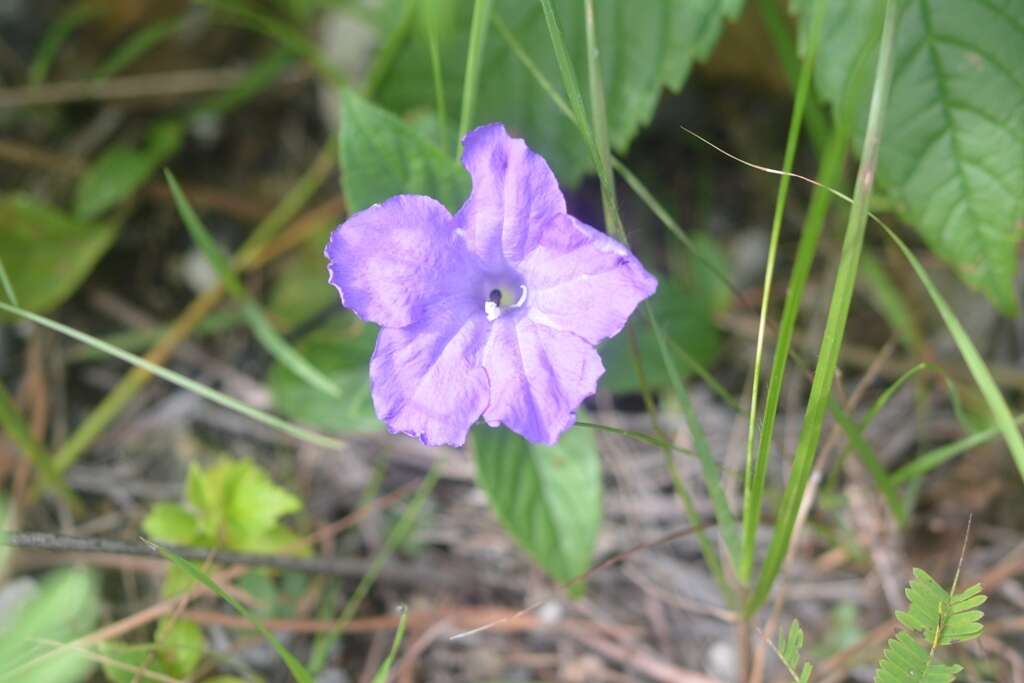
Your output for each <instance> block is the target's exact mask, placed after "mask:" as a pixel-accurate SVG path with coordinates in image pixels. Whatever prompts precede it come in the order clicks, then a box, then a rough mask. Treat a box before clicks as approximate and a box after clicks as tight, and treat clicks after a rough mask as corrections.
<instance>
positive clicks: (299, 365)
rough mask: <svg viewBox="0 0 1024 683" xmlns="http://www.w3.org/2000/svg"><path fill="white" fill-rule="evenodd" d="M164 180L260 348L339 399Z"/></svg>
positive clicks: (177, 187) (181, 196) (172, 183)
mask: <svg viewBox="0 0 1024 683" xmlns="http://www.w3.org/2000/svg"><path fill="white" fill-rule="evenodd" d="M164 177H166V178H167V184H168V186H170V188H171V196H172V197H173V198H174V205H175V207H177V209H178V215H179V216H181V220H182V222H183V223H184V224H185V227H186V229H188V232H189V234H190V235H191V236H192V239H193V240H194V241H195V243H196V245H197V246H198V247H199V248H200V249H201V250H202V252H203V254H204V255H205V256H206V258H207V259H208V260H209V261H210V264H211V265H212V266H213V269H214V270H215V271H216V272H217V276H218V277H219V278H220V280H221V283H222V284H223V285H224V289H225V290H226V291H227V292H228V293H229V294H230V295H231V296H232V297H234V298H235V300H236V301H238V303H239V305H240V306H241V307H242V315H243V316H244V317H245V320H246V322H247V323H249V328H250V329H251V330H252V333H253V335H254V336H255V337H256V339H257V340H258V341H259V343H260V345H261V346H262V347H263V348H264V349H266V351H267V353H269V354H270V355H271V356H273V357H274V358H275V359H277V360H278V361H280V362H281V364H282V365H284V366H286V367H287V368H288V369H289V370H291V371H292V372H294V373H295V374H296V375H297V376H298V377H301V378H302V379H303V380H304V381H305V382H306V383H307V384H309V385H310V386H312V387H316V388H317V389H319V390H320V391H322V392H324V393H326V394H328V395H330V396H334V397H335V398H337V397H340V396H341V390H340V389H339V388H338V386H337V385H336V384H335V383H334V382H333V381H331V380H330V378H328V377H327V376H326V375H324V374H323V373H322V372H321V371H320V370H319V369H317V368H316V367H315V366H314V365H313V364H312V363H310V362H309V361H308V360H306V358H305V357H304V356H302V354H300V353H299V352H298V351H296V350H295V348H294V347H293V346H292V345H291V344H289V343H288V342H287V341H285V338H284V337H282V336H281V334H280V333H279V332H278V331H277V330H275V329H274V326H273V325H272V324H271V323H270V321H269V320H267V317H266V316H265V315H264V314H263V311H262V310H261V309H260V307H259V305H258V304H257V303H256V301H254V300H253V298H252V297H251V296H250V295H249V293H248V292H247V291H246V289H245V285H244V284H242V280H241V278H239V277H238V274H237V273H235V271H234V269H232V267H231V262H230V261H229V260H228V257H227V256H226V255H225V254H224V252H222V251H221V249H220V247H219V246H217V242H216V240H214V238H213V235H211V234H210V232H209V231H208V230H207V229H206V226H205V225H203V222H202V220H201V219H200V218H199V216H198V215H197V214H196V212H195V210H194V209H193V208H192V205H191V204H190V203H189V201H188V198H187V197H186V196H185V193H184V192H183V191H182V189H181V186H180V185H178V181H177V180H176V179H175V178H174V174H173V173H171V172H170V170H167V169H164Z"/></svg>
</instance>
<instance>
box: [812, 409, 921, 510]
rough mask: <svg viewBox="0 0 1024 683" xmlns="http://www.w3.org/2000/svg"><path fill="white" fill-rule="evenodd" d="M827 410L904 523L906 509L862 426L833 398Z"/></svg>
mask: <svg viewBox="0 0 1024 683" xmlns="http://www.w3.org/2000/svg"><path fill="white" fill-rule="evenodd" d="M829 410H830V411H831V413H832V419H834V420H835V421H836V423H838V424H839V426H840V427H842V429H843V431H844V432H846V438H847V439H848V440H849V442H850V446H851V447H852V448H853V450H854V451H855V452H856V453H857V455H858V456H859V457H860V461H861V462H862V463H863V464H864V468H865V469H866V470H867V471H868V474H870V475H871V478H872V479H874V480H875V484H877V485H878V489H879V491H881V492H882V496H883V497H884V498H885V502H886V503H888V505H889V509H890V510H891V511H892V513H893V515H895V517H896V520H897V521H898V522H899V523H900V524H903V523H905V522H906V521H907V511H906V508H905V506H904V505H903V500H902V498H901V497H900V494H899V492H898V491H897V490H896V485H895V484H894V483H893V481H892V478H891V477H890V476H889V473H888V472H886V470H885V468H884V467H882V464H881V463H880V462H879V460H878V456H877V455H875V451H874V449H873V448H871V444H869V443H868V442H867V439H865V438H864V426H863V425H858V424H855V423H854V421H853V420H852V419H851V418H850V416H849V415H847V414H846V412H845V411H843V409H842V407H841V406H840V405H839V403H838V402H836V401H835V400H834V399H833V400H831V401H829Z"/></svg>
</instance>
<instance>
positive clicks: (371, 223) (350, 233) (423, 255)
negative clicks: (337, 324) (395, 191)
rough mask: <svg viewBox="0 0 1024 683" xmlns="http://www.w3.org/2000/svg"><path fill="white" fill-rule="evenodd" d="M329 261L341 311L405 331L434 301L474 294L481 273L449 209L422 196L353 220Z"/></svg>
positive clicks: (336, 237) (337, 235)
mask: <svg viewBox="0 0 1024 683" xmlns="http://www.w3.org/2000/svg"><path fill="white" fill-rule="evenodd" d="M324 255H325V256H326V257H327V259H328V266H327V270H328V272H329V273H330V278H329V279H330V283H331V284H332V285H334V286H335V287H336V288H337V289H338V292H339V293H340V294H341V302H342V304H344V305H345V306H347V307H349V308H351V309H352V310H353V311H355V312H356V314H358V315H359V317H360V318H363V319H364V320H369V321H371V322H375V323H377V324H378V325H382V326H384V327H405V326H406V325H409V324H411V323H413V322H416V321H417V320H420V319H421V318H422V317H423V316H424V311H425V310H426V307H427V306H428V305H429V304H430V303H431V302H434V301H437V300H438V299H440V298H443V297H445V296H449V295H452V294H455V293H466V292H469V291H470V289H471V285H472V283H473V282H474V278H475V277H476V276H477V271H478V270H479V267H478V266H474V265H473V264H474V263H475V259H472V257H471V256H470V254H469V252H468V250H467V249H466V246H465V242H464V240H463V239H462V237H461V236H460V235H459V234H458V233H457V232H456V231H455V225H454V222H453V220H452V216H451V214H450V213H448V210H447V209H446V208H444V206H442V205H441V204H439V203H438V202H437V201H435V200H433V199H431V198H430V197H421V196H418V195H398V196H395V197H391V198H390V199H388V200H387V201H385V202H384V203H382V204H374V205H373V206H371V207H370V208H368V209H365V210H363V211H360V212H358V213H356V214H355V215H353V216H351V217H350V218H349V219H348V220H347V221H345V222H344V223H343V224H342V225H340V226H339V227H338V228H337V229H336V230H335V231H334V232H333V233H332V234H331V239H330V240H329V241H328V242H327V247H326V248H325V249H324ZM478 288H479V287H477V289H478ZM474 291H475V290H474Z"/></svg>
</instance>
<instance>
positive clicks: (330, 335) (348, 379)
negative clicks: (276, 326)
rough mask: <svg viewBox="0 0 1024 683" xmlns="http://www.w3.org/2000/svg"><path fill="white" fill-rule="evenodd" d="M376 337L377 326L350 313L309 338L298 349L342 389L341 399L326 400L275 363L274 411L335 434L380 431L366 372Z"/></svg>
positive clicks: (272, 379) (272, 376)
mask: <svg viewBox="0 0 1024 683" xmlns="http://www.w3.org/2000/svg"><path fill="white" fill-rule="evenodd" d="M332 294H333V292H332ZM376 337H377V328H376V327H375V326H373V325H368V324H366V323H363V322H361V321H359V320H357V319H356V318H355V317H354V316H351V315H348V314H344V315H339V316H337V317H336V318H335V319H333V320H331V321H330V322H328V323H326V324H325V325H323V326H322V327H319V328H317V329H315V330H313V331H312V332H310V333H309V334H307V335H306V336H305V337H303V338H302V339H300V340H299V342H298V343H297V344H296V349H298V351H299V353H301V354H302V355H303V356H305V357H306V358H307V359H308V360H309V362H310V363H312V364H313V365H314V366H316V367H317V368H319V369H320V371H321V372H323V373H324V374H325V375H326V376H327V377H329V378H330V379H331V380H332V381H333V382H334V384H335V385H337V386H338V387H340V389H341V398H331V397H329V396H326V395H325V394H324V393H323V392H321V391H317V390H315V389H313V388H312V387H310V386H309V385H308V384H307V383H306V382H303V381H302V380H301V379H299V378H298V377H297V376H296V375H295V374H294V373H292V372H291V371H290V370H288V369H287V368H286V367H284V366H283V365H281V364H280V363H275V364H274V365H273V366H271V368H270V373H269V375H268V383H269V385H270V394H271V396H272V398H273V400H274V407H275V408H276V409H277V410H279V411H280V412H281V413H283V414H284V415H287V416H288V417H291V418H294V419H296V420H301V421H303V422H305V423H307V424H311V425H315V426H317V427H322V428H324V429H330V430H332V431H337V432H348V431H378V430H380V429H381V428H382V424H381V422H380V420H378V419H377V415H376V413H374V410H373V400H372V399H371V397H370V375H369V372H368V371H367V368H368V367H369V364H370V355H371V354H372V353H373V346H374V341H375V339H376Z"/></svg>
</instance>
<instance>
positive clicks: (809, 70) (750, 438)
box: [737, 0, 825, 585]
mask: <svg viewBox="0 0 1024 683" xmlns="http://www.w3.org/2000/svg"><path fill="white" fill-rule="evenodd" d="M824 16H825V3H824V2H823V1H822V0H817V2H815V4H814V14H813V18H812V23H811V41H810V45H809V47H808V50H807V56H806V58H805V59H804V62H803V65H802V66H801V67H800V78H799V80H798V82H797V87H796V95H795V96H794V98H793V110H792V112H791V114H790V119H789V132H788V133H787V135H786V149H785V152H784V154H783V161H782V168H783V171H784V173H783V175H781V176H780V177H779V188H778V193H777V194H776V197H775V213H774V215H773V216H772V228H771V236H770V237H769V240H768V260H767V265H766V267H765V273H764V286H763V287H762V288H761V292H762V294H761V315H760V319H759V321H758V326H757V342H756V347H755V351H754V374H753V377H752V379H751V389H750V413H749V421H748V424H747V458H746V467H745V469H744V476H743V503H744V505H743V548H742V552H741V553H740V559H739V567H738V569H737V574H738V578H739V580H740V583H742V584H744V585H746V584H748V583H749V582H750V575H751V573H752V572H753V567H754V554H755V550H756V547H755V542H756V537H757V527H758V524H759V523H760V521H761V510H760V508H759V504H760V496H757V497H755V496H754V495H753V487H754V484H755V482H756V481H757V480H756V477H755V474H756V472H757V470H758V468H759V467H763V465H762V464H761V463H758V465H757V466H755V464H754V443H755V441H756V439H757V433H758V429H757V408H758V399H759V389H760V382H761V360H762V358H763V357H764V340H765V331H766V327H767V324H768V306H769V304H770V303H771V294H772V280H773V278H774V275H775V259H776V255H777V253H778V248H779V235H780V234H781V233H782V217H783V214H784V213H785V209H786V198H787V196H788V195H789V175H788V174H789V172H790V171H792V169H793V162H794V160H795V159H796V147H797V142H799V140H800V128H801V125H802V123H803V119H804V110H805V108H806V105H807V100H808V93H809V92H810V89H811V75H812V74H813V73H814V58H815V54H816V53H817V49H818V42H819V40H820V38H821V26H822V23H823V20H824ZM760 455H761V454H760V453H758V456H759V457H760ZM758 483H760V482H758ZM755 505H757V506H758V507H755Z"/></svg>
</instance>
